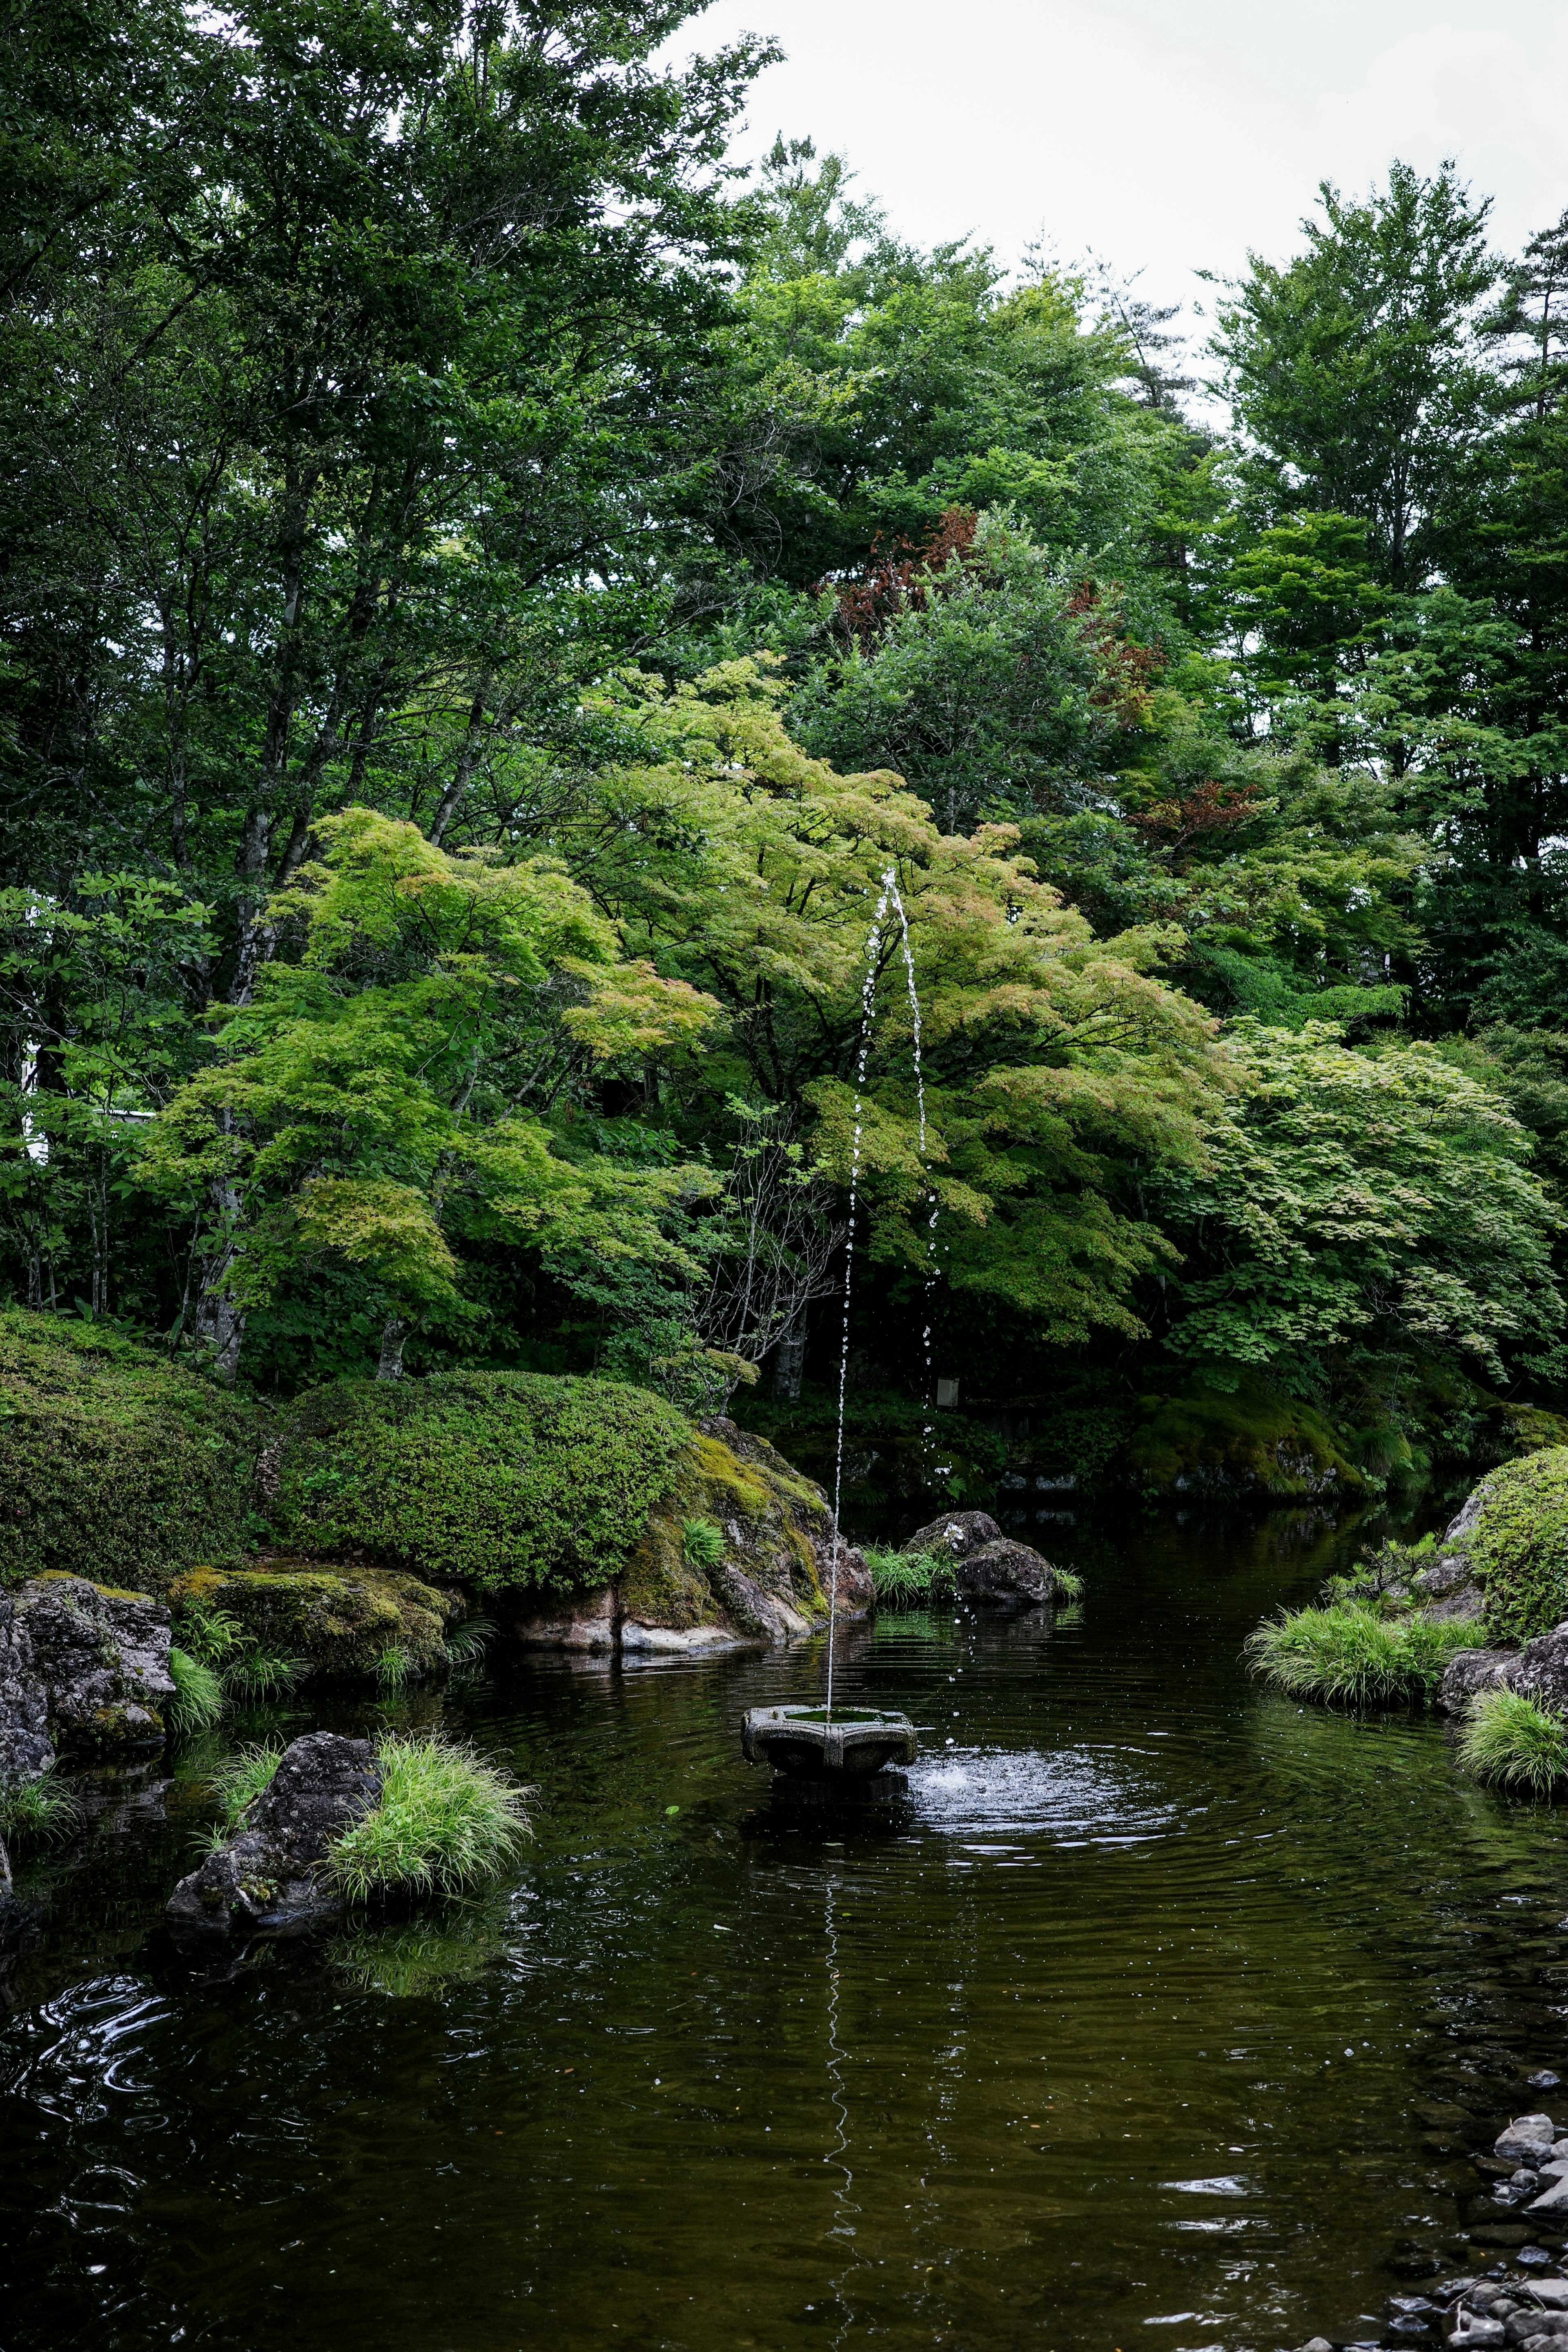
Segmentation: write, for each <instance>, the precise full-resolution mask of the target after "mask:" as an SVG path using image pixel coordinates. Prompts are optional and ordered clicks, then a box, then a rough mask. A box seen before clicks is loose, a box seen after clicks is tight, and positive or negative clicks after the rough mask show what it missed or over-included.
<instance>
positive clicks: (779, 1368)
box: [773, 1324, 805, 1404]
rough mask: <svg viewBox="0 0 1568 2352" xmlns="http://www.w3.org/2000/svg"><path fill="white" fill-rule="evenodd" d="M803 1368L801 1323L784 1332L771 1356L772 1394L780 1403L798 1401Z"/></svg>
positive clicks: (802, 1329) (803, 1353) (803, 1347)
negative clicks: (793, 1328)
mask: <svg viewBox="0 0 1568 2352" xmlns="http://www.w3.org/2000/svg"><path fill="white" fill-rule="evenodd" d="M804 1372H805V1325H804V1324H802V1325H800V1326H799V1327H798V1328H796V1329H795V1330H793V1331H786V1332H785V1333H784V1338H783V1339H781V1340H780V1341H779V1344H778V1349H777V1352H776V1353H775V1355H774V1357H773V1394H774V1396H776V1397H777V1398H778V1399H779V1401H780V1402H781V1403H784V1404H798V1403H799V1402H800V1383H801V1378H802V1375H803V1374H804Z"/></svg>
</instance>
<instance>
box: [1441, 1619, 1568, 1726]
mask: <svg viewBox="0 0 1568 2352" xmlns="http://www.w3.org/2000/svg"><path fill="white" fill-rule="evenodd" d="M1480 1690H1511V1691H1517V1692H1518V1693H1519V1694H1520V1696H1521V1698H1531V1699H1533V1700H1534V1701H1535V1703H1536V1705H1537V1706H1543V1707H1545V1708H1546V1709H1547V1711H1548V1713H1550V1714H1552V1715H1568V1620H1565V1621H1564V1622H1563V1624H1561V1625H1554V1626H1553V1627H1552V1631H1551V1633H1542V1635H1541V1636H1540V1638H1539V1639H1538V1640H1536V1641H1533V1642H1527V1643H1525V1645H1524V1647H1523V1649H1522V1650H1460V1651H1458V1652H1457V1653H1456V1654H1455V1655H1454V1656H1453V1657H1452V1658H1450V1659H1449V1661H1448V1664H1447V1667H1446V1668H1445V1670H1444V1674H1443V1685H1442V1689H1441V1690H1440V1691H1439V1693H1438V1696H1437V1704H1438V1706H1440V1707H1441V1708H1442V1709H1443V1710H1444V1712H1445V1714H1447V1715H1462V1714H1463V1713H1464V1711H1465V1709H1466V1707H1467V1706H1468V1705H1469V1702H1470V1700H1471V1699H1472V1698H1473V1697H1474V1696H1475V1695H1476V1693H1477V1692H1478V1691H1480Z"/></svg>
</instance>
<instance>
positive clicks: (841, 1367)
mask: <svg viewBox="0 0 1568 2352" xmlns="http://www.w3.org/2000/svg"><path fill="white" fill-rule="evenodd" d="M889 910H891V911H892V912H893V913H895V914H896V915H897V916H898V919H899V944H900V948H901V949H902V950H903V958H904V982H905V985H906V987H907V988H908V990H909V997H910V1021H911V1023H912V1024H913V1032H914V1071H915V1108H916V1114H917V1117H918V1119H919V1125H920V1160H921V1174H922V1176H923V1177H924V1178H925V1183H924V1186H923V1188H922V1189H923V1192H924V1196H925V1198H926V1199H927V1200H928V1201H929V1202H930V1203H931V1215H930V1217H929V1218H928V1219H927V1222H926V1276H925V1328H924V1332H923V1334H922V1346H923V1348H924V1351H925V1402H926V1410H927V1413H928V1415H929V1413H930V1410H931V1402H932V1396H933V1385H932V1381H931V1295H932V1291H933V1288H934V1286H935V1283H936V1221H937V1209H938V1203H937V1198H936V1194H935V1192H933V1191H932V1189H931V1181H930V1176H929V1172H928V1171H927V1169H926V1086H925V1068H924V1065H923V1063H922V1060H921V1000H920V992H919V991H918V990H917V988H916V986H915V959H914V950H913V949H912V947H911V946H910V919H909V916H908V914H907V913H906V912H905V908H904V901H903V895H902V893H901V892H900V888H899V877H898V871H897V869H896V867H894V866H887V867H885V868H884V870H883V874H882V891H881V896H880V897H879V899H878V901H877V911H876V913H875V915H874V916H873V917H872V919H871V928H870V930H869V931H868V934H867V938H866V970H865V974H864V976H863V978H862V980H861V982H860V1042H859V1045H858V1050H857V1053H856V1057H855V1133H854V1139H853V1142H852V1144H851V1147H850V1153H849V1223H848V1231H847V1234H846V1235H845V1240H844V1318H843V1326H842V1328H841V1330H840V1332H839V1338H838V1444H837V1452H836V1454H835V1456H834V1465H833V1582H832V1590H831V1591H830V1592H829V1593H828V1596H827V1717H828V1720H829V1722H831V1721H832V1718H833V1652H834V1636H835V1634H836V1633H837V1622H838V1569H839V1561H840V1558H841V1556H842V1553H843V1549H844V1536H843V1531H842V1528H840V1525H839V1513H840V1511H841V1510H842V1508H843V1504H844V1407H845V1399H846V1393H847V1388H848V1381H849V1302H850V1290H851V1286H852V1284H853V1280H854V1274H855V1219H856V1212H857V1210H858V1205H859V1190H860V1143H861V1137H862V1133H863V1129H864V1121H863V1118H862V1115H861V1114H862V1106H863V1103H864V1100H865V1094H866V1068H867V1064H868V1061H869V1058H870V1053H871V1034H872V1031H873V1030H874V1029H875V1027H876V1023H877V982H878V981H879V979H880V978H881V971H882V934H883V929H884V927H885V925H886V923H887V920H888V916H889ZM932 1434H933V1432H932V1426H931V1421H930V1419H929V1418H928V1420H927V1422H926V1424H925V1429H924V1437H925V1442H926V1444H927V1445H928V1446H929V1444H930V1443H931V1436H932Z"/></svg>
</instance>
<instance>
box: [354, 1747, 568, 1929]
mask: <svg viewBox="0 0 1568 2352" xmlns="http://www.w3.org/2000/svg"><path fill="white" fill-rule="evenodd" d="M376 1758H377V1760H378V1762H379V1763H380V1766H381V1772H382V1791H381V1802H380V1804H379V1805H378V1806H377V1807H376V1809H375V1811H374V1812H372V1813H366V1815H365V1816H364V1818H363V1821H358V1822H355V1823H354V1824H353V1828H352V1829H349V1830H346V1831H345V1832H343V1834H342V1837H341V1838H339V1839H338V1840H337V1842H336V1843H335V1844H334V1845H333V1847H332V1850H331V1873H332V1875H333V1877H334V1878H335V1879H336V1881H337V1883H338V1885H339V1886H340V1887H342V1891H343V1893H344V1894H345V1895H348V1896H350V1897H351V1899H356V1900H357V1899H361V1898H363V1896H365V1895H372V1894H374V1893H377V1892H378V1891H380V1890H381V1889H383V1888H385V1887H393V1886H409V1887H414V1888H416V1889H420V1890H424V1889H438V1890H439V1891H440V1892H441V1893H442V1894H445V1895H453V1894H457V1893H458V1892H459V1891H460V1890H461V1889H462V1888H464V1887H465V1886H473V1885H478V1884H479V1882H480V1881H481V1880H484V1879H487V1878H493V1877H495V1876H496V1875H497V1874H499V1873H500V1871H502V1870H504V1869H505V1868H506V1865H507V1864H508V1863H509V1862H510V1861H511V1859H512V1857H513V1856H514V1855H515V1854H516V1853H517V1852H518V1849H519V1848H520V1846H521V1843H522V1841H523V1839H524V1837H525V1836H526V1835H527V1833H528V1818H527V1814H526V1811H525V1810H524V1807H525V1804H526V1800H527V1791H526V1790H523V1789H521V1788H520V1787H519V1786H518V1784H517V1782H516V1781H515V1780H511V1779H510V1776H509V1775H508V1774H506V1773H505V1772H502V1771H500V1770H498V1769H497V1768H496V1767H495V1766H494V1765H493V1764H487V1763H485V1762H484V1761H483V1760H482V1759H481V1758H479V1757H478V1756H476V1755H475V1754H474V1753H473V1751H472V1750H471V1749H470V1748H458V1747H454V1746H448V1745H447V1743H446V1742H445V1741H443V1740H438V1739H420V1738H398V1737H396V1736H395V1735H394V1734H387V1735H386V1736H385V1737H384V1738H381V1739H378V1740H377V1742H376Z"/></svg>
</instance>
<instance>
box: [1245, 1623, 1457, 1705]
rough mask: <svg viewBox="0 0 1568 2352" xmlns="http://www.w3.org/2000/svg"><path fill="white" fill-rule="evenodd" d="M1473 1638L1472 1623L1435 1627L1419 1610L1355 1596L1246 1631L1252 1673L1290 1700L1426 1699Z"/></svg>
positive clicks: (1351, 1702)
mask: <svg viewBox="0 0 1568 2352" xmlns="http://www.w3.org/2000/svg"><path fill="white" fill-rule="evenodd" d="M1474 1642H1475V1628H1474V1627H1473V1626H1471V1625H1467V1624H1461V1623H1454V1622H1449V1623H1446V1624H1434V1623H1433V1622H1431V1620H1430V1619H1428V1618H1426V1617H1422V1616H1419V1615H1417V1614H1415V1613H1414V1612H1413V1613H1412V1614H1410V1615H1409V1616H1405V1617H1384V1616H1382V1615H1380V1614H1379V1612H1377V1611H1376V1610H1375V1609H1371V1608H1368V1607H1367V1606H1366V1605H1365V1604H1364V1603H1363V1602H1360V1601H1331V1603H1330V1604H1329V1605H1328V1606H1327V1607H1326V1608H1321V1609H1295V1610H1289V1611H1284V1612H1281V1613H1280V1615H1279V1617H1277V1618H1272V1619H1270V1620H1269V1621H1268V1622H1267V1623H1265V1624H1262V1625H1259V1626H1258V1627H1257V1628H1256V1630H1255V1631H1254V1632H1253V1633H1250V1634H1249V1635H1248V1636H1247V1660H1248V1663H1249V1664H1251V1666H1252V1668H1253V1670H1254V1672H1255V1673H1257V1674H1259V1675H1262V1677H1263V1679H1264V1680H1265V1681H1266V1682H1268V1683H1271V1684H1272V1685H1274V1687H1275V1689H1276V1690H1280V1691H1285V1692H1287V1693H1288V1694H1289V1696H1291V1697H1292V1698H1321V1699H1330V1700H1340V1701H1342V1702H1344V1703H1346V1704H1348V1705H1350V1706H1375V1705H1378V1704H1380V1703H1381V1704H1388V1703H1390V1702H1394V1701H1398V1700H1401V1699H1425V1698H1429V1697H1430V1696H1431V1695H1432V1693H1433V1692H1434V1691H1435V1690H1436V1687H1437V1685H1438V1684H1439V1683H1440V1682H1441V1681H1442V1679H1443V1669H1444V1667H1445V1666H1446V1665H1447V1663H1448V1660H1449V1659H1450V1658H1451V1657H1452V1656H1453V1655H1454V1653H1455V1652H1456V1651H1457V1650H1464V1649H1469V1648H1471V1647H1473V1645H1474Z"/></svg>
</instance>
